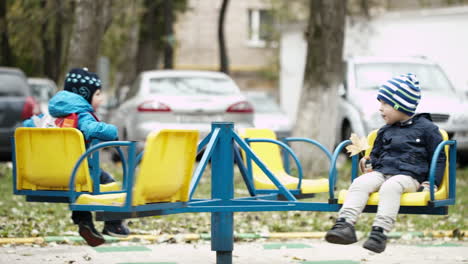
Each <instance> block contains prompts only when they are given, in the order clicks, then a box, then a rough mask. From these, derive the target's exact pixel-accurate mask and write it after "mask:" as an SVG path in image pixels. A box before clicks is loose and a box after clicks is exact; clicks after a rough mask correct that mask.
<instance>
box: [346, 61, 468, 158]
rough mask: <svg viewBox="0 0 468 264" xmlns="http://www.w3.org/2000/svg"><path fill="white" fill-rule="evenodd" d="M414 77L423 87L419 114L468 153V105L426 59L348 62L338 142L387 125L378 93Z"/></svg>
mask: <svg viewBox="0 0 468 264" xmlns="http://www.w3.org/2000/svg"><path fill="white" fill-rule="evenodd" d="M406 73H413V74H415V75H416V76H417V78H418V79H419V83H420V86H421V102H420V104H419V106H418V108H417V112H418V113H430V114H431V116H432V120H433V122H434V123H435V124H437V125H438V126H439V127H440V128H442V129H444V130H446V131H447V132H448V134H449V137H450V138H451V139H455V140H457V149H458V150H459V151H460V152H461V154H463V153H468V104H467V103H466V102H465V100H464V98H462V97H461V96H459V95H458V94H457V93H456V90H455V89H454V87H453V85H452V83H451V82H450V81H449V80H448V78H447V77H446V75H445V72H444V71H443V69H442V68H441V67H440V66H439V65H438V64H437V63H435V62H433V61H430V60H428V59H426V58H423V57H389V58H386V57H355V58H351V59H348V60H347V61H346V76H345V83H344V85H343V87H342V89H340V94H341V99H340V105H339V109H340V111H339V123H338V129H337V138H338V140H345V139H348V138H349V135H350V134H351V132H354V133H357V134H358V135H360V136H365V135H367V134H368V133H369V132H370V131H372V130H374V129H378V128H380V127H382V126H383V125H384V122H383V120H382V118H381V116H380V113H379V103H378V101H377V99H376V98H377V91H378V89H379V87H380V85H381V84H382V83H383V82H385V81H386V80H388V79H390V78H391V77H393V76H395V75H400V74H406Z"/></svg>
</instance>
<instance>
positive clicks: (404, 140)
mask: <svg viewBox="0 0 468 264" xmlns="http://www.w3.org/2000/svg"><path fill="white" fill-rule="evenodd" d="M377 100H379V102H380V108H379V111H380V114H381V116H382V118H383V120H384V121H385V123H386V125H384V126H383V127H382V128H380V129H379V131H378V133H377V137H376V139H375V141H374V147H373V149H372V152H371V154H370V157H364V158H362V159H361V161H360V168H361V171H362V172H363V173H364V174H363V175H361V176H359V177H357V178H356V179H355V180H354V181H353V183H352V184H351V186H350V188H349V190H348V194H347V197H346V200H345V202H344V204H343V206H342V208H341V209H340V211H339V213H338V218H337V220H336V223H335V225H334V226H333V227H332V228H331V229H330V230H329V231H328V232H327V234H326V236H325V239H326V240H327V241H328V242H330V243H335V244H343V245H347V244H352V243H355V242H357V238H356V233H355V230H354V224H355V223H356V221H357V219H358V217H359V215H360V214H361V213H362V211H363V210H364V207H365V206H366V204H367V200H368V198H369V195H370V194H371V193H372V192H376V191H378V192H379V204H378V209H377V214H376V216H375V219H374V222H373V224H372V231H371V233H370V236H369V238H368V239H367V241H366V242H365V243H364V245H363V247H364V248H366V249H368V250H371V251H374V252H377V253H381V252H383V251H384V250H385V247H386V241H387V236H386V235H385V233H386V232H389V231H390V230H391V229H392V228H393V226H394V224H395V221H396V217H397V214H398V210H399V208H400V197H401V195H402V194H403V193H405V192H416V191H418V190H419V189H420V188H421V187H422V185H424V184H425V182H427V181H428V176H429V166H430V162H431V158H432V154H433V153H434V151H435V149H436V147H437V145H438V144H439V143H440V142H442V136H441V134H440V132H439V128H438V127H437V126H436V125H435V124H434V123H432V120H431V117H430V115H429V114H426V113H423V114H415V111H416V108H417V106H418V104H419V101H420V100H421V89H420V87H419V81H418V79H417V78H416V76H415V75H414V74H411V73H408V74H404V75H399V76H396V77H394V78H392V79H390V80H388V81H386V82H385V83H384V84H382V85H381V87H380V89H379V91H378V95H377ZM442 153H443V152H442ZM445 160H446V157H445V154H441V155H440V157H439V158H438V160H437V171H436V181H435V183H436V185H437V186H438V185H439V184H440V183H441V180H442V177H443V174H444V170H445ZM369 161H370V163H371V164H372V166H371V168H366V167H365V164H366V162H367V163H369Z"/></svg>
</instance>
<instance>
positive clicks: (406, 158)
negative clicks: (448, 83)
mask: <svg viewBox="0 0 468 264" xmlns="http://www.w3.org/2000/svg"><path fill="white" fill-rule="evenodd" d="M440 142H442V136H441V134H440V132H439V128H438V127H437V126H436V125H435V124H434V123H432V120H431V117H430V115H429V114H418V115H415V116H414V117H413V118H411V119H410V120H408V121H406V122H403V123H401V122H397V123H395V124H393V125H385V126H383V127H382V128H381V129H379V131H378V133H377V138H376V139H375V143H374V148H373V149H372V152H371V155H370V158H371V162H372V168H373V169H374V170H375V171H378V172H381V173H383V174H386V175H397V174H403V175H408V176H411V177H413V178H415V179H416V180H418V181H419V182H420V183H421V182H423V181H427V180H428V177H429V166H430V164H431V159H432V154H433V153H434V151H435V149H436V147H437V145H438V144H439V143H440ZM442 153H443V154H441V155H440V156H439V158H438V159H437V171H436V180H435V184H436V185H437V186H439V185H440V183H441V181H442V177H443V175H444V170H445V161H446V157H445V153H444V152H442Z"/></svg>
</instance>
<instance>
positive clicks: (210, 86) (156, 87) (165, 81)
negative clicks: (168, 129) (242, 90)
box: [149, 77, 239, 95]
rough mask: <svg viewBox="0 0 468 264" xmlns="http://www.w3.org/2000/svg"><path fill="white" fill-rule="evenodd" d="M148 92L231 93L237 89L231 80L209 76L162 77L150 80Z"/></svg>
mask: <svg viewBox="0 0 468 264" xmlns="http://www.w3.org/2000/svg"><path fill="white" fill-rule="evenodd" d="M149 92H150V94H158V95H232V94H238V93H239V89H238V88H237V86H236V85H235V84H234V82H233V81H231V80H228V79H223V78H210V77H164V78H153V79H151V80H150V87H149Z"/></svg>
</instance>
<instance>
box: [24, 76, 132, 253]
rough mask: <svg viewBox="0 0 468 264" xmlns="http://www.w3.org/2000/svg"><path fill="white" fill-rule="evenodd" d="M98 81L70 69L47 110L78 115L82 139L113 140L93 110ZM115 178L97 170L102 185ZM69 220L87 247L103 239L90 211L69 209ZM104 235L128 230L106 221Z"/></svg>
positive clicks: (113, 132) (96, 103)
mask: <svg viewBox="0 0 468 264" xmlns="http://www.w3.org/2000/svg"><path fill="white" fill-rule="evenodd" d="M102 101H103V97H102V94H101V80H100V79H99V77H98V75H97V74H95V73H92V72H89V71H88V70H87V69H86V68H84V69H78V68H76V69H72V70H70V72H69V73H68V74H67V75H66V78H65V85H64V90H63V91H60V92H58V93H57V94H55V95H54V96H53V97H52V98H51V99H50V101H49V113H50V115H51V116H53V117H63V116H67V115H69V114H72V113H76V114H77V115H78V124H77V128H78V129H79V130H80V131H81V132H82V133H83V135H84V138H85V140H86V141H90V140H91V139H99V140H103V141H106V140H116V139H117V134H118V131H117V128H116V127H115V126H114V125H111V124H106V123H104V122H100V121H99V119H98V118H97V117H96V116H95V115H94V112H95V111H96V109H97V108H98V107H99V105H100V104H101V103H102ZM23 125H24V126H27V127H34V126H35V124H34V118H31V119H28V120H26V121H24V123H23ZM114 181H115V180H114V179H113V178H112V177H111V176H110V175H109V174H108V173H107V172H105V171H103V170H101V176H100V183H101V184H106V183H111V182H114ZM72 219H73V222H74V223H75V224H77V225H78V226H79V233H80V235H81V236H82V237H83V238H84V239H85V240H86V242H87V243H88V244H89V245H90V246H98V245H101V244H103V243H104V242H105V240H104V238H103V236H102V235H101V234H100V233H99V232H98V231H97V230H96V229H95V227H94V224H93V218H92V214H91V212H87V211H73V213H72ZM102 232H103V233H104V234H106V235H111V236H118V237H122V236H123V237H125V236H128V234H129V233H130V231H129V230H128V227H126V226H125V225H124V224H123V223H122V221H120V220H119V221H106V222H105V224H104V229H103V231H102Z"/></svg>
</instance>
